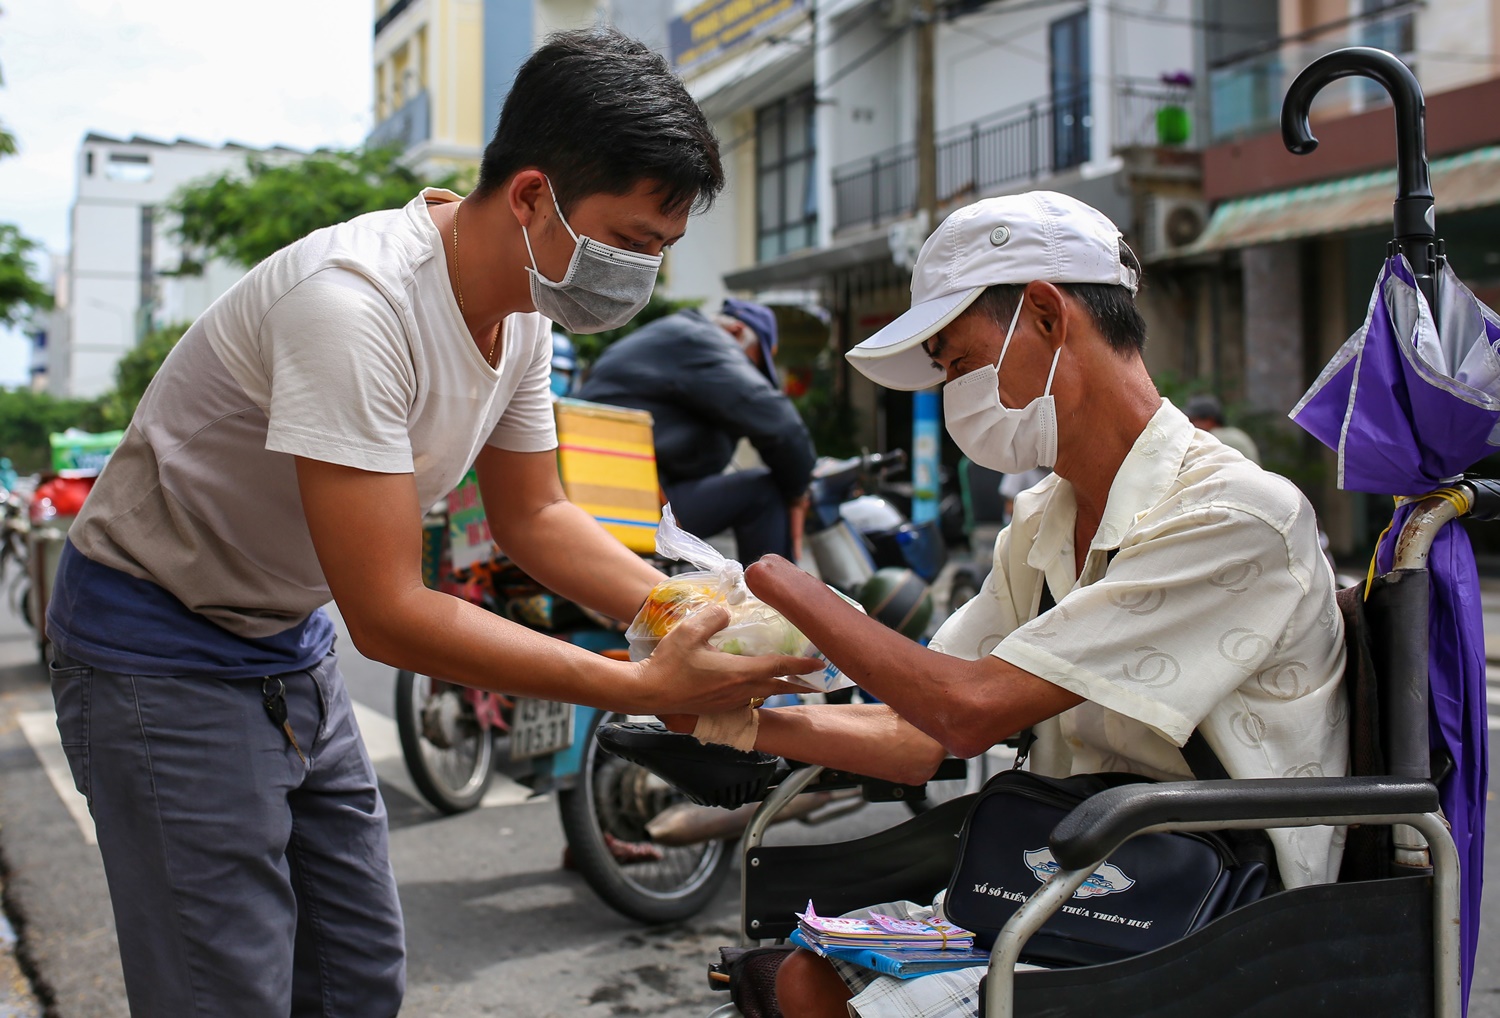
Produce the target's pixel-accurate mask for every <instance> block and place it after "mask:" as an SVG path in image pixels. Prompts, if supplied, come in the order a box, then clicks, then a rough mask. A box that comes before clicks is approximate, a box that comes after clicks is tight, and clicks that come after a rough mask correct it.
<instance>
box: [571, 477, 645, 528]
mask: <svg viewBox="0 0 1500 1018" xmlns="http://www.w3.org/2000/svg"><path fill="white" fill-rule="evenodd" d="M567 492H568V500H569V501H570V502H573V503H575V504H577V505H587V506H617V507H619V509H620V512H621V514H622V515H631V518H632V519H634V518H635V515H638V514H644V515H643V518H645V517H647V516H649V517H650V518H651V519H652V520H653V521H655V520H658V519H660V518H661V499H660V498H659V497H657V494H656V491H655V490H654V489H653V490H651V491H641V490H639V489H636V488H625V487H620V486H618V485H613V484H579V483H576V482H575V483H573V484H570V485H568V486H567ZM590 511H592V510H590Z"/></svg>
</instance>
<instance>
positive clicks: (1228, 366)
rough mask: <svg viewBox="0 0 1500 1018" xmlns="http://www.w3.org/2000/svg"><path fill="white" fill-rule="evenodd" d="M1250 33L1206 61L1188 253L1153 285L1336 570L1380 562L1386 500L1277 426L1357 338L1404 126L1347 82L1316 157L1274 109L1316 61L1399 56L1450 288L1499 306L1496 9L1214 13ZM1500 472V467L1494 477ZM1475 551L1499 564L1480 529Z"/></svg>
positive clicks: (1330, 109)
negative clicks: (1415, 97)
mask: <svg viewBox="0 0 1500 1018" xmlns="http://www.w3.org/2000/svg"><path fill="white" fill-rule="evenodd" d="M1224 12H1229V13H1230V14H1232V15H1233V16H1237V17H1239V18H1240V20H1241V23H1242V24H1245V25H1248V26H1249V27H1248V28H1247V29H1246V31H1244V32H1243V33H1242V34H1240V35H1238V36H1235V37H1233V38H1230V39H1227V40H1225V41H1224V42H1223V44H1221V45H1219V46H1218V47H1217V48H1214V49H1211V52H1210V57H1211V59H1210V66H1209V69H1208V81H1209V89H1208V94H1207V100H1208V105H1209V109H1208V118H1209V131H1208V135H1209V137H1208V139H1207V144H1206V147H1205V149H1204V151H1203V154H1202V167H1203V172H1202V191H1203V197H1204V199H1205V200H1206V201H1207V202H1208V204H1209V207H1210V208H1211V210H1212V215H1211V218H1210V219H1209V221H1208V223H1207V226H1206V229H1205V230H1204V231H1203V232H1202V234H1201V235H1200V236H1199V237H1198V238H1197V239H1196V240H1194V241H1193V242H1192V243H1190V244H1187V245H1184V246H1182V247H1180V248H1177V249H1176V250H1172V251H1168V252H1164V254H1163V258H1162V260H1161V261H1159V262H1158V263H1157V264H1155V265H1153V266H1148V273H1150V272H1154V273H1156V274H1157V275H1159V276H1160V275H1165V276H1167V277H1168V278H1172V279H1174V280H1175V282H1176V285H1177V292H1178V293H1179V294H1180V300H1179V305H1180V312H1181V314H1182V315H1183V317H1184V318H1185V319H1186V320H1187V321H1189V322H1190V323H1191V328H1190V330H1189V331H1190V333H1191V336H1192V341H1191V342H1190V343H1189V344H1187V345H1186V346H1185V347H1184V349H1183V350H1182V351H1181V354H1182V360H1181V362H1180V364H1179V369H1180V370H1181V371H1183V373H1184V374H1186V375H1188V376H1190V377H1201V378H1203V379H1204V380H1205V381H1206V382H1207V383H1208V384H1209V385H1211V387H1212V388H1214V389H1216V390H1217V391H1219V392H1220V393H1221V394H1222V395H1223V396H1225V397H1226V401H1227V402H1228V403H1230V405H1236V406H1238V408H1239V410H1240V413H1241V414H1242V415H1243V416H1244V417H1245V418H1247V420H1249V421H1251V422H1258V423H1259V425H1260V430H1259V433H1260V434H1262V435H1263V436H1265V439H1266V442H1267V443H1268V444H1269V445H1270V446H1271V449H1270V453H1271V460H1272V464H1271V465H1273V466H1275V467H1277V468H1279V469H1282V471H1283V472H1285V473H1287V474H1288V475H1289V476H1292V477H1293V479H1294V480H1296V481H1298V483H1299V484H1300V485H1301V486H1302V487H1303V489H1304V490H1306V491H1307V492H1308V493H1309V495H1310V496H1311V497H1312V499H1313V501H1314V504H1315V505H1316V506H1317V508H1318V511H1319V517H1320V519H1321V520H1322V522H1323V525H1324V529H1325V530H1326V531H1327V533H1328V535H1329V537H1330V539H1331V542H1332V546H1333V550H1334V551H1335V552H1336V553H1338V554H1343V555H1358V554H1362V553H1364V552H1365V551H1367V550H1368V549H1369V548H1371V547H1372V546H1373V544H1374V542H1375V540H1376V537H1377V536H1378V534H1379V532H1380V530H1381V529H1382V528H1383V527H1384V525H1385V523H1386V522H1387V521H1388V520H1389V519H1390V515H1391V506H1390V500H1389V499H1385V498H1374V497H1369V496H1363V495H1350V494H1346V493H1342V492H1339V491H1338V489H1337V486H1336V470H1335V461H1334V459H1333V456H1332V454H1331V453H1329V452H1327V451H1326V450H1323V449H1322V447H1321V446H1318V445H1316V444H1315V443H1313V442H1312V441H1311V439H1308V438H1306V437H1305V436H1303V435H1301V433H1300V431H1298V430H1296V429H1295V428H1293V427H1292V426H1290V425H1288V424H1287V423H1286V420H1285V415H1286V413H1287V411H1288V410H1290V408H1291V407H1292V406H1294V405H1295V404H1296V402H1297V400H1298V399H1299V398H1300V397H1301V396H1302V394H1303V393H1304V392H1305V391H1306V390H1307V388H1308V387H1309V386H1310V385H1311V384H1312V382H1313V380H1314V378H1315V377H1316V374H1317V372H1318V370H1319V369H1320V368H1321V367H1322V365H1323V364H1325V363H1326V362H1327V361H1328V359H1329V358H1330V357H1332V355H1333V354H1334V352H1335V351H1336V350H1337V349H1338V348H1339V346H1340V345H1342V344H1343V342H1344V341H1345V340H1346V339H1347V338H1348V337H1349V336H1350V334H1351V333H1353V332H1354V331H1355V330H1356V329H1358V328H1359V327H1360V325H1361V324H1362V322H1363V320H1364V317H1365V314H1366V311H1367V308H1368V306H1369V302H1370V297H1371V290H1372V288H1373V286H1374V281H1375V278H1376V274H1377V273H1378V271H1379V268H1380V265H1381V262H1382V260H1383V259H1384V258H1385V256H1386V246H1387V242H1388V241H1389V240H1390V238H1391V235H1392V222H1391V202H1392V201H1393V199H1394V198H1395V194H1396V184H1395V165H1396V145H1395V127H1394V117H1393V114H1392V110H1391V106H1390V103H1389V100H1388V98H1387V97H1386V94H1385V92H1384V91H1383V90H1382V88H1381V86H1379V85H1377V84H1375V83H1374V82H1371V81H1368V80H1365V79H1359V78H1350V79H1343V80H1341V81H1338V82H1335V83H1334V84H1332V85H1331V86H1329V87H1328V88H1325V89H1324V90H1323V92H1321V93H1320V94H1319V96H1318V99H1317V101H1316V103H1315V104H1314V106H1313V111H1312V116H1313V132H1314V134H1315V135H1316V136H1317V138H1318V139H1319V146H1318V148H1317V151H1316V152H1314V153H1312V154H1311V155H1308V156H1294V155H1292V154H1290V153H1289V152H1287V151H1286V149H1285V147H1284V145H1283V144H1282V141H1281V134H1280V129H1279V117H1280V111H1281V100H1282V97H1283V96H1284V95H1285V94H1286V90H1287V86H1288V85H1289V84H1290V83H1291V80H1292V78H1293V77H1294V76H1295V75H1296V74H1297V72H1298V71H1300V70H1301V69H1302V68H1303V67H1305V66H1306V65H1307V64H1308V63H1310V62H1311V61H1312V60H1313V59H1314V58H1316V57H1318V56H1320V55H1322V54H1323V53H1327V52H1329V51H1331V50H1333V49H1337V48H1340V47H1343V46H1350V45H1373V46H1379V47H1381V48H1383V49H1386V50H1389V51H1391V52H1393V53H1395V54H1396V55H1398V56H1399V57H1400V58H1401V59H1402V60H1403V61H1404V62H1406V63H1407V64H1408V65H1409V66H1410V67H1411V68H1412V70H1413V71H1414V72H1415V74H1416V77H1417V79H1418V81H1419V82H1420V83H1421V85H1422V89H1423V92H1424V94H1425V96H1426V103H1427V114H1426V122H1427V152H1428V155H1429V158H1430V160H1431V170H1432V186H1433V192H1434V194H1435V196H1436V199H1437V203H1436V213H1437V216H1436V225H1437V233H1438V236H1439V237H1440V238H1442V239H1443V240H1444V242H1445V244H1446V249H1447V254H1448V258H1449V261H1450V263H1451V264H1452V266H1453V268H1454V270H1455V271H1456V272H1457V273H1458V274H1459V276H1460V278H1462V279H1463V280H1464V282H1465V283H1466V284H1467V285H1468V286H1469V287H1470V288H1472V289H1473V290H1474V291H1475V293H1476V294H1477V295H1478V296H1479V298H1480V299H1481V300H1483V301H1485V302H1486V303H1488V304H1490V305H1491V306H1492V307H1493V306H1495V304H1496V303H1497V301H1500V121H1496V119H1495V118H1494V116H1493V115H1492V113H1491V111H1492V110H1493V109H1494V108H1495V103H1496V102H1497V101H1500V63H1497V61H1500V3H1496V2H1491V0H1483V2H1478V0H1429V2H1425V3H1409V2H1396V0H1302V2H1291V0H1281V2H1277V0H1234V2H1232V3H1231V2H1228V0H1225V2H1223V3H1217V4H1210V5H1209V7H1208V14H1207V16H1208V17H1210V18H1212V17H1216V16H1219V15H1220V14H1222V13H1224ZM1496 466H1497V467H1500V464H1496ZM1473 534H1474V537H1475V539H1476V542H1477V543H1482V544H1483V545H1487V546H1488V547H1482V549H1481V550H1483V551H1487V552H1488V553H1489V554H1491V555H1492V556H1494V555H1500V545H1496V544H1495V538H1494V536H1493V535H1490V534H1487V533H1486V532H1485V531H1484V530H1483V528H1476V529H1475V530H1474V531H1473Z"/></svg>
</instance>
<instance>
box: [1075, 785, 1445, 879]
mask: <svg viewBox="0 0 1500 1018" xmlns="http://www.w3.org/2000/svg"><path fill="white" fill-rule="evenodd" d="M1437 808H1438V792H1437V786H1436V785H1434V784H1433V783H1432V782H1430V781H1408V780H1402V779H1399V778H1385V777H1379V778H1251V779H1245V780H1240V781H1174V782H1166V783H1162V784H1130V785H1120V786H1118V787H1116V788H1110V789H1106V790H1105V791H1103V792H1099V793H1098V794H1096V795H1092V796H1090V797H1089V798H1088V799H1086V800H1084V801H1083V802H1082V803H1080V804H1079V805H1078V806H1077V807H1076V808H1075V809H1074V810H1073V811H1072V812H1071V813H1069V814H1068V815H1067V816H1065V817H1063V819H1062V821H1061V822H1059V823H1058V825H1057V827H1056V828H1054V829H1053V831H1052V837H1051V839H1050V841H1049V843H1050V845H1051V848H1052V856H1053V858H1054V859H1056V860H1057V863H1058V865H1060V866H1062V867H1063V868H1064V869H1081V868H1083V867H1085V866H1092V865H1093V864H1095V863H1097V862H1098V861H1099V860H1100V859H1104V858H1107V857H1108V856H1109V854H1110V853H1111V852H1113V851H1114V850H1115V849H1117V848H1119V847H1120V845H1121V844H1122V843H1123V842H1124V841H1126V840H1127V839H1128V838H1130V837H1131V836H1132V835H1135V834H1138V833H1140V832H1142V831H1144V830H1146V829H1147V828H1151V827H1155V826H1157V825H1159V824H1168V823H1185V824H1214V823H1223V824H1229V823H1232V822H1235V821H1245V820H1277V819H1290V818H1296V817H1308V818H1310V821H1309V822H1310V823H1318V822H1320V821H1319V818H1323V817H1348V818H1354V817H1382V816H1396V815H1409V814H1414V813H1431V812H1433V811H1435V810H1436V809H1437Z"/></svg>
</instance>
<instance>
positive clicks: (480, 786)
mask: <svg viewBox="0 0 1500 1018" xmlns="http://www.w3.org/2000/svg"><path fill="white" fill-rule="evenodd" d="M396 731H397V732H398V733H399V734H400V736H401V755H402V756H403V757H405V758H406V770H407V772H408V773H410V774H411V780H412V783H413V784H414V785H416V786H417V791H419V792H421V793H422V797H423V798H425V799H426V800H427V801H428V802H429V803H431V804H432V806H433V808H434V809H436V810H437V811H438V812H440V813H446V814H450V815H451V814H454V813H464V812H467V811H469V810H471V809H473V808H474V807H476V806H478V805H479V802H480V800H481V799H483V798H484V793H485V792H487V791H489V787H490V781H491V780H493V778H494V775H495V772H494V769H493V768H492V767H491V763H492V762H493V760H494V753H495V740H494V736H493V735H491V734H490V732H489V730H488V729H486V728H484V727H483V726H482V725H480V723H479V721H478V719H477V718H475V716H474V708H473V705H472V704H470V703H469V701H468V700H466V699H465V698H464V695H463V688H462V687H461V686H455V685H453V684H452V683H449V682H444V681H442V680H441V679H434V678H431V677H430V676H426V675H417V674H416V673H414V672H409V671H406V670H405V669H402V670H401V671H399V672H397V673H396Z"/></svg>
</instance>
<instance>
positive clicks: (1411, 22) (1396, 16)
mask: <svg viewBox="0 0 1500 1018" xmlns="http://www.w3.org/2000/svg"><path fill="white" fill-rule="evenodd" d="M1357 7H1358V10H1357V11H1356V12H1355V13H1356V14H1357V15H1358V16H1359V17H1360V18H1361V19H1362V20H1361V24H1360V27H1359V30H1358V37H1357V38H1356V39H1355V40H1354V41H1355V43H1356V44H1357V45H1360V46H1375V47H1377V48H1379V49H1383V50H1389V51H1390V52H1392V53H1394V54H1396V56H1398V57H1400V58H1401V59H1402V60H1404V61H1405V62H1406V63H1407V65H1408V66H1410V65H1411V64H1413V63H1414V60H1413V57H1414V56H1415V55H1416V54H1415V51H1416V48H1417V24H1416V22H1417V19H1416V14H1415V12H1414V11H1412V10H1411V8H1410V7H1409V6H1408V5H1407V4H1405V3H1403V2H1402V0H1357ZM1392 8H1394V9H1392ZM1387 10H1390V13H1386V12H1387ZM1356 87H1357V88H1358V89H1359V92H1358V96H1359V98H1358V100H1357V103H1358V105H1359V106H1378V105H1380V104H1382V103H1388V102H1390V101H1391V97H1390V95H1389V93H1387V92H1386V90H1385V88H1384V87H1383V86H1382V85H1381V84H1380V83H1379V82H1378V81H1371V80H1370V79H1369V78H1358V79H1357V85H1356Z"/></svg>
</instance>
